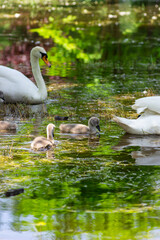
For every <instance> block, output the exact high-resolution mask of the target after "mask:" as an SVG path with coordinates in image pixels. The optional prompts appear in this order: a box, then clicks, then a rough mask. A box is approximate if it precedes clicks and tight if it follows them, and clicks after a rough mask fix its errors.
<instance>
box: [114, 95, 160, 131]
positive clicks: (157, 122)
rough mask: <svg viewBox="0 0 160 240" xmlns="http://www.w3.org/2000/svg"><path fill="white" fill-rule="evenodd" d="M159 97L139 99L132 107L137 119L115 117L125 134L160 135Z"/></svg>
mask: <svg viewBox="0 0 160 240" xmlns="http://www.w3.org/2000/svg"><path fill="white" fill-rule="evenodd" d="M159 102H160V96H151V97H143V98H139V99H137V100H136V101H135V104H134V105H133V106H132V108H133V109H134V110H136V111H137V113H138V114H141V115H140V117H139V118H137V119H126V118H121V117H117V116H115V117H114V118H113V121H115V122H117V123H118V125H119V126H121V127H122V128H123V129H124V130H125V131H126V132H127V133H131V134H141V135H149V134H158V135H159V134H160V104H159Z"/></svg>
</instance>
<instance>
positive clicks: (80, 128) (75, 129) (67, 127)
mask: <svg viewBox="0 0 160 240" xmlns="http://www.w3.org/2000/svg"><path fill="white" fill-rule="evenodd" d="M59 128H60V131H61V132H62V133H72V134H96V133H97V129H98V131H100V127H99V118H97V117H91V118H90V119H89V120H88V126H86V125H84V124H79V123H73V124H61V125H60V126H59Z"/></svg>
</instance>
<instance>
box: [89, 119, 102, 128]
mask: <svg viewBox="0 0 160 240" xmlns="http://www.w3.org/2000/svg"><path fill="white" fill-rule="evenodd" d="M88 126H89V128H90V129H94V128H97V129H98V131H100V126H99V118H97V117H91V118H90V119H89V120H88Z"/></svg>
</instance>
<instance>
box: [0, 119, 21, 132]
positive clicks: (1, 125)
mask: <svg viewBox="0 0 160 240" xmlns="http://www.w3.org/2000/svg"><path fill="white" fill-rule="evenodd" d="M16 129H17V124H16V123H13V122H9V121H0V130H5V131H10V130H16Z"/></svg>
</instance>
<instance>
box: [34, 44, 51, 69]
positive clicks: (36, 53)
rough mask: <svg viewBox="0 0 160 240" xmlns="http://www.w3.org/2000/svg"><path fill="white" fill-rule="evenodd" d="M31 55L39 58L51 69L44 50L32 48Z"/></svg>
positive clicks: (37, 47)
mask: <svg viewBox="0 0 160 240" xmlns="http://www.w3.org/2000/svg"><path fill="white" fill-rule="evenodd" d="M31 55H32V56H34V57H35V58H38V59H40V58H41V59H42V60H43V61H44V62H45V64H46V65H47V66H48V67H51V64H50V63H49V61H48V56H47V53H46V50H45V49H44V48H43V47H39V46H36V47H34V48H32V50H31Z"/></svg>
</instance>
